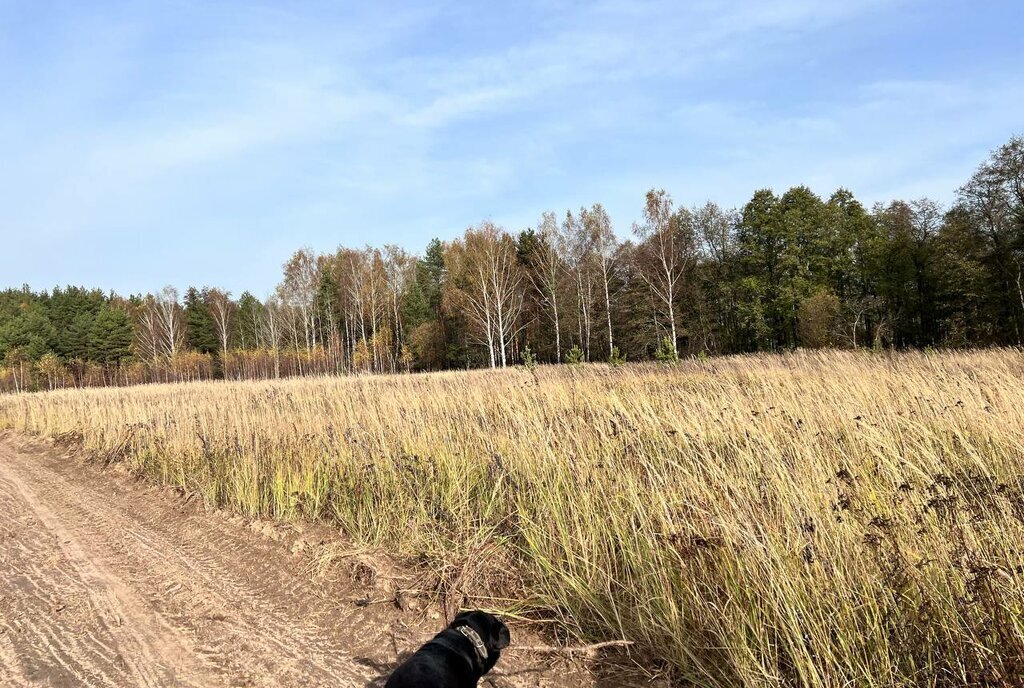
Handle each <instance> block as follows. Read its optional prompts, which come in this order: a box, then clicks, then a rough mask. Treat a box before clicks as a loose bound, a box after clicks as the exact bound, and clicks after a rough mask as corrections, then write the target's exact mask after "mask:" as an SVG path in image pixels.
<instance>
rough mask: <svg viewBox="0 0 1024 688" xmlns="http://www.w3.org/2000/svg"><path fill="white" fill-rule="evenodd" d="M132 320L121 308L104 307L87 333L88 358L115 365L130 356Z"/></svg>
mask: <svg viewBox="0 0 1024 688" xmlns="http://www.w3.org/2000/svg"><path fill="white" fill-rule="evenodd" d="M132 340H133V332H132V319H131V317H130V316H129V315H128V313H127V312H126V311H124V310H122V309H121V308H115V307H112V306H104V307H103V308H102V309H101V310H100V312H99V314H97V316H96V318H95V319H94V320H93V323H92V329H91V330H90V332H89V358H90V359H91V360H93V361H98V362H100V363H106V364H108V365H117V364H121V363H124V362H125V361H127V360H128V359H129V358H131V356H132Z"/></svg>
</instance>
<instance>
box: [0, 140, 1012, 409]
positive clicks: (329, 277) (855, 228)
mask: <svg viewBox="0 0 1024 688" xmlns="http://www.w3.org/2000/svg"><path fill="white" fill-rule="evenodd" d="M641 204H642V206H641ZM638 206H641V210H642V214H641V220H640V221H639V222H636V223H634V224H633V225H632V227H631V228H629V232H628V234H629V238H628V239H625V238H623V236H622V235H623V234H625V232H622V231H621V229H622V228H619V230H620V231H616V228H614V227H613V226H612V222H611V219H610V218H609V215H608V213H607V212H606V211H605V209H604V208H603V207H602V206H601V204H599V203H595V204H594V205H592V206H591V207H589V208H588V207H584V208H580V209H578V210H569V211H568V212H565V213H564V214H560V213H556V212H543V213H542V214H541V215H540V218H539V221H538V222H537V223H536V225H535V226H533V227H530V228H526V229H523V230H522V231H518V232H516V231H513V230H510V229H508V228H505V227H501V226H497V225H496V224H494V223H492V222H490V221H484V222H481V223H480V224H478V225H476V226H473V227H470V228H468V229H466V230H465V232H464V233H463V234H462V235H461V236H460V237H458V238H455V239H453V240H450V241H441V240H438V239H434V240H433V241H431V242H430V243H429V244H428V245H427V246H426V248H425V250H423V252H422V253H421V254H413V253H410V252H409V251H407V250H406V249H404V248H402V247H399V246H395V245H384V246H382V247H372V246H366V247H362V248H351V247H340V248H338V249H337V250H336V251H335V252H333V253H325V254H316V253H314V252H313V251H311V250H309V249H299V250H297V251H296V252H295V253H294V254H293V255H292V256H291V257H290V258H289V259H288V260H287V262H285V263H284V265H283V275H282V279H281V282H280V284H279V285H278V286H277V288H276V290H275V292H274V293H273V295H271V296H269V297H268V298H266V299H263V300H261V299H259V298H257V297H256V296H254V295H253V294H251V293H249V292H244V293H242V294H239V295H238V296H237V297H235V296H233V295H232V294H230V293H228V292H226V291H224V290H222V289H218V288H216V287H208V286H207V287H202V288H198V287H190V288H188V289H187V290H185V291H184V293H181V292H179V291H178V290H177V289H175V288H174V287H170V286H168V287H165V288H163V289H162V290H160V291H157V292H155V293H151V294H145V295H130V296H121V295H117V294H114V293H106V292H104V291H102V290H101V289H88V288H83V287H73V286H69V287H66V288H54V289H52V290H50V291H42V292H34V291H32V290H31V289H29V288H28V287H23V288H20V289H16V288H12V289H7V290H6V291H3V292H0V390H4V391H24V390H37V389H57V388H63V387H81V386H101V385H127V384H136V383H145V382H168V381H190V380H203V379H216V378H227V379H266V378H276V377H284V376H293V375H324V374H344V373H360V372H403V371H414V370H415V371H423V370H440V369H450V368H473V367H487V366H489V367H494V368H497V367H505V366H508V365H512V364H516V363H527V364H533V363H537V362H542V363H583V362H591V361H594V362H596V361H604V362H610V363H611V364H613V365H617V364H619V363H622V362H624V361H641V360H649V359H657V360H662V361H674V360H677V359H678V358H679V357H684V356H707V355H715V354H728V353H743V352H762V351H780V350H790V349H794V348H797V347H804V348H823V347H835V348H858V347H872V348H877V349H881V348H893V349H907V348H924V347H949V348H964V347H985V346H1006V345H1009V346H1020V345H1022V344H1024V285H1022V276H1024V138H1021V137H1014V138H1011V139H1010V141H1009V142H1007V143H1006V144H1005V145H1003V146H1001V147H999V148H998V149H996V150H995V151H993V152H992V153H991V155H990V156H989V158H988V159H987V160H985V161H984V162H983V163H982V164H981V165H980V166H979V167H978V168H977V170H976V171H975V172H974V174H973V175H972V176H971V177H970V178H969V179H968V180H967V181H966V182H965V183H964V185H963V186H962V187H960V188H959V189H958V190H957V192H956V195H955V200H954V202H953V203H952V204H951V206H950V207H948V208H944V207H942V206H941V205H940V204H939V203H937V202H935V201H933V200H929V199H927V198H922V199H917V200H895V201H892V202H889V203H878V204H875V205H874V206H873V207H871V208H870V209H868V208H866V207H864V205H862V204H861V203H860V202H858V201H857V200H856V198H854V196H853V195H852V194H851V193H850V192H849V191H847V190H844V189H839V190H837V191H835V192H834V193H833V194H832V195H831V196H829V197H828V198H827V199H824V198H822V197H820V196H818V195H816V194H815V193H814V192H813V191H812V190H811V189H809V188H807V187H804V186H798V187H794V188H791V189H789V190H788V191H786V192H785V193H782V194H781V195H778V194H776V193H774V192H773V191H772V190H769V189H762V190H759V191H756V192H755V193H754V194H753V196H752V197H751V199H750V200H749V201H748V202H747V203H746V204H745V205H744V206H743V207H742V208H739V209H728V208H723V207H721V206H719V205H717V204H715V203H713V202H708V203H706V204H704V205H701V206H692V207H689V206H685V205H682V204H677V203H675V202H674V200H673V198H672V196H671V195H670V194H669V193H668V192H666V191H664V190H658V189H652V190H650V191H648V192H647V194H646V197H645V198H644V199H638Z"/></svg>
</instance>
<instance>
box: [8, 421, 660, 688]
mask: <svg viewBox="0 0 1024 688" xmlns="http://www.w3.org/2000/svg"><path fill="white" fill-rule="evenodd" d="M331 537H332V535H331V531H329V530H328V529H326V528H324V527H318V526H312V525H308V524H288V525H282V524H269V523H265V522H252V521H249V520H246V519H243V518H241V517H237V516H231V515H229V514H225V513H223V512H220V511H215V510H208V509H205V508H203V507H202V506H201V505H200V504H199V503H198V502H197V500H189V499H187V498H185V497H183V496H181V495H179V494H178V493H176V492H174V491H172V490H169V489H165V488H156V487H152V486H149V485H147V484H145V483H142V482H139V481H136V480H133V479H132V478H130V477H129V476H127V475H124V474H123V473H121V472H119V471H116V470H110V469H106V470H105V469H101V468H100V467H98V466H96V465H93V464H87V463H84V462H83V461H81V460H79V459H78V458H77V457H76V456H74V455H73V454H71V453H67V452H62V451H60V450H59V449H58V448H56V447H53V446H52V445H50V444H47V443H44V442H41V441H38V440H28V439H24V438H21V437H18V436H15V435H12V434H6V435H0V685H2V686H54V687H63V686H116V687H119V688H121V687H126V686H196V687H206V686H304V687H305V686H368V685H369V686H373V685H382V684H383V678H382V677H386V676H387V674H388V673H389V672H390V670H391V669H392V668H393V667H394V666H395V665H396V663H397V662H398V661H399V659H400V658H401V657H404V656H405V655H406V654H407V653H408V652H411V651H412V650H414V649H415V648H416V647H417V646H418V645H419V644H420V643H421V642H422V641H423V639H424V637H429V634H430V633H432V632H434V631H436V630H437V629H438V628H440V627H441V626H443V625H444V618H443V613H442V612H441V611H440V607H439V606H435V608H433V609H431V607H430V606H429V605H428V604H426V603H422V604H414V605H403V606H404V607H406V609H405V610H404V611H403V610H402V609H400V608H399V606H398V605H397V604H395V603H394V602H393V598H392V599H388V598H387V596H386V595H384V596H383V599H382V594H381V585H380V581H379V580H374V581H372V582H368V581H367V580H365V578H366V577H364V576H352V575H348V573H347V572H348V571H350V570H353V569H352V567H345V566H344V565H341V564H339V565H336V566H334V568H333V569H332V570H333V571H334V575H327V576H323V575H316V576H315V575H313V574H312V573H311V572H310V571H311V565H312V564H313V563H314V562H315V561H316V559H315V557H316V556H317V552H321V553H322V552H323V551H325V550H324V549H323V548H324V547H325V546H329V545H331V544H332V543H330V542H328V540H329V539H330V538H331ZM357 568H358V567H357ZM340 571H344V572H346V573H343V574H339V573H338V572H340ZM361 578H362V579H363V580H361ZM367 601H369V602H370V604H365V606H360V604H362V603H365V602H367ZM512 634H513V639H514V643H515V642H518V643H519V644H521V645H537V644H543V643H544V641H543V640H542V639H539V638H537V637H535V634H533V633H532V632H530V631H529V630H528V629H526V628H524V627H522V626H515V625H513V626H512ZM481 685H484V686H493V687H497V688H513V687H516V686H536V687H539V686H551V687H562V686H565V687H568V686H608V687H610V686H626V685H655V684H652V683H650V682H648V680H647V679H646V678H644V677H643V676H642V675H641V674H640V673H639V672H636V671H633V670H627V669H623V668H622V667H621V665H613V664H611V663H608V662H601V663H600V664H595V663H594V662H592V661H590V660H585V659H575V658H573V659H569V658H562V657H560V656H554V657H552V656H549V655H540V654H531V653H522V652H519V653H517V652H515V651H513V652H507V653H506V654H505V656H503V657H502V660H501V661H500V662H499V664H498V666H497V667H496V669H495V671H494V672H492V674H491V675H490V676H488V677H487V678H486V679H485V680H484V681H483V682H482V683H481Z"/></svg>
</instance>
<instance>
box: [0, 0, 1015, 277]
mask: <svg viewBox="0 0 1024 688" xmlns="http://www.w3.org/2000/svg"><path fill="white" fill-rule="evenodd" d="M939 4H940V5H942V7H940V10H941V11H943V12H946V13H954V12H956V11H960V12H962V13H963V12H967V10H962V9H961V10H958V9H957V6H956V5H954V4H953V3H950V2H947V1H946V0H940V3H939ZM934 6H935V4H934V3H925V2H924V0H902V1H898V2H890V1H886V2H883V1H882V0H851V2H846V3H821V2H815V1H812V0H764V1H761V2H756V1H754V0H745V1H742V2H735V3H720V2H711V1H710V0H707V1H703V2H696V3H677V2H671V1H670V0H630V1H628V2H627V1H626V0H603V1H601V2H596V3H576V2H540V1H539V0H537V1H530V2H526V3H523V4H517V5H515V6H508V7H505V6H501V5H481V4H477V3H438V4H429V3H424V4H414V3H396V2H387V3H384V4H381V5H374V6H366V7H364V8H355V9H353V8H351V7H343V6H336V5H334V4H332V3H317V2H308V3H294V4H288V5H281V4H276V3H273V4H272V3H263V2H258V1H252V0H246V1H245V2H227V3H209V4H208V3H198V2H185V3H170V2H168V3H150V4H148V5H147V6H146V7H142V6H132V5H123V4H119V3H109V4H105V3H99V4H91V5H90V6H89V7H88V8H85V7H83V6H79V5H70V4H69V5H66V6H64V7H63V11H62V12H61V13H59V14H58V13H54V12H47V11H45V9H44V8H42V6H41V5H40V6H38V7H36V6H33V7H31V8H27V7H21V8H18V9H17V11H14V10H13V9H11V8H6V7H0V98H2V99H3V102H4V103H5V107H4V109H3V111H2V112H0V145H2V147H3V150H4V163H5V164H4V165H3V166H2V167H0V204H2V206H3V207H4V209H5V210H4V217H3V218H0V224H2V231H3V233H4V234H5V235H7V236H13V237H15V240H14V241H6V242H5V250H4V251H3V252H0V275H3V276H5V278H6V281H8V282H15V283H16V282H19V281H22V280H25V281H30V282H33V283H35V284H36V285H37V286H45V285H47V284H49V283H51V282H54V281H67V280H71V281H96V280H99V282H100V283H102V284H103V285H104V286H108V285H109V286H113V287H116V288H118V289H121V290H125V291H138V290H144V289H149V288H154V287H156V286H159V285H160V284H161V283H162V282H166V281H178V282H181V281H194V282H199V283H205V282H209V283H221V284H223V285H225V286H227V287H229V288H232V289H234V290H235V291H238V290H240V289H241V288H243V287H246V286H251V287H253V288H255V289H256V290H257V291H259V290H265V289H267V288H269V286H270V285H271V284H272V282H273V281H274V280H275V279H276V278H277V274H276V273H277V269H278V266H279V263H280V262H281V261H282V260H283V259H284V257H285V256H283V255H279V254H280V253H281V252H282V251H285V250H287V249H288V247H292V246H297V245H303V244H310V245H313V246H315V247H319V248H324V249H326V248H330V247H331V246H333V245H336V244H338V243H343V242H344V243H352V244H361V243H364V242H367V241H372V242H376V243H379V242H381V241H385V240H387V241H394V240H402V241H408V242H409V243H410V244H411V245H412V246H411V247H412V248H418V247H419V246H421V245H423V244H424V243H425V242H426V241H427V240H428V239H429V237H430V236H432V235H434V234H441V235H443V236H451V235H453V234H454V233H456V232H458V231H460V230H461V229H462V228H463V227H465V226H466V225H467V224H470V223H472V222H475V221H478V220H479V219H481V218H483V217H492V218H494V219H496V220H498V221H503V222H507V223H509V224H510V225H512V226H513V227H514V228H517V229H518V228H520V226H521V225H523V224H525V223H528V222H533V221H534V220H535V219H536V217H537V215H538V214H539V212H540V211H541V210H543V209H546V208H548V207H555V208H559V207H567V206H574V205H579V204H582V203H592V202H594V201H598V200H600V201H602V202H604V203H605V205H606V206H607V207H609V208H610V210H611V211H612V214H613V218H614V219H615V220H616V222H617V223H618V225H619V226H620V227H627V226H628V225H629V222H630V221H631V220H632V219H633V218H634V217H635V215H636V213H637V212H638V209H639V202H640V199H641V198H642V193H643V191H644V189H645V188H646V187H647V186H650V185H659V186H666V187H669V188H670V189H672V190H673V192H674V193H675V194H676V195H677V196H679V197H680V199H681V200H683V201H685V202H699V201H701V200H703V199H704V198H706V197H714V198H718V199H719V200H722V201H723V202H726V203H740V202H742V200H743V198H744V197H745V196H746V195H749V193H750V192H751V191H752V190H753V189H754V188H756V187H758V186H765V185H772V186H776V187H781V186H783V185H787V184H790V183H800V182H807V183H811V184H813V185H815V187H820V188H819V189H818V190H819V191H822V192H825V193H827V192H828V191H831V189H832V187H834V186H838V185H840V184H842V185H847V186H851V187H852V188H853V189H854V190H855V191H856V192H857V193H859V194H862V195H864V197H865V198H866V200H869V201H870V200H875V199H880V198H884V197H887V196H890V195H897V194H903V193H914V194H915V195H919V193H920V192H923V191H925V189H924V188H923V187H925V186H929V188H928V189H927V191H928V192H929V193H932V194H935V195H940V196H941V195H942V194H949V193H950V192H951V186H952V182H953V181H954V180H956V179H959V178H962V176H963V175H965V174H967V173H968V172H969V168H970V165H972V164H973V162H974V161H975V160H976V159H977V158H978V157H979V156H980V155H981V154H983V152H984V150H985V149H987V147H990V146H992V145H995V144H996V143H998V142H999V141H1001V140H1002V139H1004V138H1005V137H1006V136H1008V135H1009V133H1010V131H1009V130H1010V129H1011V128H1012V127H1013V126H1015V125H1016V123H1015V122H1014V121H1013V118H1014V113H1015V112H1019V111H1020V106H1021V104H1022V94H1021V89H1022V88H1024V85H1022V82H1024V80H1022V78H1021V77H1020V74H1021V72H1022V70H1024V65H1022V64H1021V58H1020V55H1018V54H1016V53H1015V52H1014V51H1012V50H1011V49H1009V48H1008V47H1007V46H1009V45H1010V43H1009V42H1003V43H1000V40H999V38H1000V37H999V35H992V32H993V31H994V32H995V33H996V34H999V32H1000V31H1001V30H1004V29H1005V30H1006V31H1009V29H1007V28H1006V26H1008V25H1010V24H1012V22H1010V21H1003V22H1000V21H999V17H998V16H997V15H998V14H999V13H1004V14H1007V15H1013V14H1014V13H1017V12H1018V10H1016V9H1015V7H1016V6H1015V5H1014V4H1012V3H1010V2H1009V0H1007V2H1005V3H1003V2H997V3H995V4H994V8H991V9H990V10H989V13H990V15H991V17H990V21H989V22H988V26H987V27H986V28H987V30H988V34H989V35H988V36H987V38H988V40H989V42H988V43H986V44H985V45H984V46H981V47H978V48H977V49H976V50H975V52H974V53H972V55H971V56H969V58H970V59H965V60H964V61H963V62H962V63H956V64H951V63H950V62H949V60H946V59H945V58H944V55H943V53H942V52H941V48H939V47H937V46H941V45H942V44H943V41H944V39H949V35H948V32H950V31H951V30H952V28H951V27H950V26H948V25H947V24H949V23H954V24H956V27H955V28H956V29H957V30H958V31H959V32H960V36H958V38H959V39H960V40H963V39H964V38H965V36H966V37H969V34H970V30H971V28H970V26H969V24H970V18H969V17H967V16H966V15H965V16H964V17H958V18H956V19H957V20H958V21H956V20H950V21H949V22H947V21H946V20H943V21H938V20H934V21H933V22H931V23H929V22H926V21H922V13H925V14H927V8H929V7H934ZM908 13H912V14H908ZM909 17H912V18H913V21H909V20H908V18H909ZM892 27H901V28H898V29H894V28H892ZM894 32H895V33H894ZM915 32H916V33H915ZM894 36H895V38H898V39H899V40H894ZM905 48H906V49H905ZM911 49H912V50H911ZM922 51H924V52H926V53H929V55H930V59H929V60H922V59H919V58H918V57H917V55H918V54H919V53H921V52H922ZM192 243H200V244H202V245H203V246H204V251H194V250H189V248H188V247H189V245H190V244H192ZM228 254H230V255H231V256H232V257H233V260H231V261H226V260H224V255H228ZM207 255H213V256H214V257H213V258H210V259H207V258H206V257H205V256H207ZM43 256H46V257H45V258H44V257H43ZM275 256H276V257H275ZM129 263H130V264H131V265H132V266H135V265H139V266H140V267H139V268H138V269H137V270H135V269H134V267H133V268H132V269H128V268H126V267H125V266H126V265H127V264H129Z"/></svg>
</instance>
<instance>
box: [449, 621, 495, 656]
mask: <svg viewBox="0 0 1024 688" xmlns="http://www.w3.org/2000/svg"><path fill="white" fill-rule="evenodd" d="M455 630H456V631H458V632H459V633H461V634H462V635H464V636H466V638H467V639H468V640H469V642H470V643H472V644H473V649H474V650H476V653H477V655H479V656H480V660H481V661H486V660H487V646H486V645H484V641H483V638H481V637H480V634H479V633H477V632H476V629H475V628H472V627H471V626H457V627H456V628H455Z"/></svg>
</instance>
